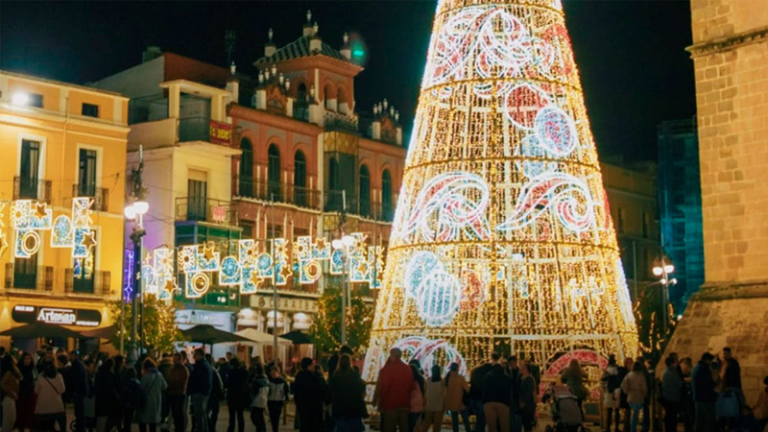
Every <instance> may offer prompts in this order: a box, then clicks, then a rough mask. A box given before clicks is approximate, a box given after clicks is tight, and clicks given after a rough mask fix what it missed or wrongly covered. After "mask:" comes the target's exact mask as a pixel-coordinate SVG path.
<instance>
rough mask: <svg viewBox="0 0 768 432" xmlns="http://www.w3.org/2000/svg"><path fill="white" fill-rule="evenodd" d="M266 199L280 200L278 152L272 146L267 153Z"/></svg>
mask: <svg viewBox="0 0 768 432" xmlns="http://www.w3.org/2000/svg"><path fill="white" fill-rule="evenodd" d="M267 158H268V164H267V195H268V196H267V198H269V199H270V200H273V201H280V200H282V198H283V196H282V190H281V188H280V150H278V149H277V146H276V145H274V144H272V145H271V146H269V150H268V152H267Z"/></svg>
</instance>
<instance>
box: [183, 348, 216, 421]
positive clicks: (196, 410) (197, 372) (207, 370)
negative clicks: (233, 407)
mask: <svg viewBox="0 0 768 432" xmlns="http://www.w3.org/2000/svg"><path fill="white" fill-rule="evenodd" d="M212 388H213V373H212V371H211V365H210V364H208V362H207V361H206V360H205V352H204V351H203V350H202V349H201V348H198V349H196V350H195V364H194V366H193V367H192V372H191V373H190V375H189V384H188V385H187V392H188V393H189V396H190V399H191V403H192V409H193V413H192V423H193V425H194V429H195V432H208V417H207V414H208V398H209V397H210V396H211V390H212Z"/></svg>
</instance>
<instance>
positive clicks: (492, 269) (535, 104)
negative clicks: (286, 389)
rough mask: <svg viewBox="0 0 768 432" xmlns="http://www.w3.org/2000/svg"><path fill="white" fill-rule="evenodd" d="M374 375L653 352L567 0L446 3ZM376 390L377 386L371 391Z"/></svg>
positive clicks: (396, 228)
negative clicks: (500, 359)
mask: <svg viewBox="0 0 768 432" xmlns="http://www.w3.org/2000/svg"><path fill="white" fill-rule="evenodd" d="M411 140H412V141H411V143H410V146H409V151H408V157H407V161H406V168H405V172H404V174H403V186H402V190H401V194H400V198H399V202H398V206H397V212H396V216H395V220H394V224H393V229H392V235H391V239H390V243H389V245H390V252H389V255H388V257H387V263H386V267H385V270H384V277H383V287H382V290H381V293H380V294H379V296H378V299H377V303H376V313H375V318H374V323H373V329H372V333H371V343H370V347H369V348H368V351H367V355H366V362H365V366H364V370H363V374H364V376H363V378H364V379H365V380H366V381H368V382H369V383H372V382H375V380H376V377H377V374H378V371H379V370H380V368H381V367H382V366H383V364H384V362H385V361H386V358H387V353H388V351H389V349H390V348H391V347H394V346H396V347H400V348H401V349H402V350H403V351H404V353H405V356H406V358H407V359H417V360H419V361H421V363H422V367H424V368H425V370H428V368H429V367H430V366H431V365H432V364H434V363H437V364H440V365H442V366H444V367H447V366H448V364H449V363H451V362H456V363H458V364H459V367H460V370H461V371H462V373H467V372H468V371H469V370H471V368H473V367H475V366H477V365H479V364H481V363H483V362H484V361H486V360H487V359H488V358H490V355H491V353H492V352H495V351H496V352H502V353H506V354H516V355H518V356H523V357H524V358H525V359H527V360H530V361H534V362H536V363H537V364H538V365H540V366H541V370H542V372H543V374H544V379H545V380H551V379H553V378H554V376H555V375H557V374H559V373H560V369H562V367H563V366H564V365H567V363H568V361H570V360H571V359H578V360H580V361H581V362H583V363H584V366H587V369H588V370H590V375H591V376H593V377H596V376H597V373H598V372H597V369H598V366H602V367H604V366H605V364H606V363H607V358H608V356H609V355H610V354H614V355H616V356H617V357H618V358H619V359H621V358H623V357H624V356H633V355H635V354H636V353H637V351H638V341H637V334H636V326H635V322H634V318H633V315H632V310H631V304H630V300H629V294H628V291H627V286H626V281H625V278H624V274H623V269H622V266H621V261H620V258H619V250H618V247H617V242H616V235H615V232H614V230H613V225H612V222H611V220H610V215H609V214H608V207H607V204H606V197H605V191H604V189H603V185H602V176H601V173H600V167H599V162H598V158H597V152H596V149H595V144H594V139H593V136H592V132H591V131H590V127H589V120H588V118H587V114H586V109H585V106H584V100H583V94H582V90H581V83H580V80H579V76H578V70H577V68H576V65H575V63H574V59H573V51H572V48H571V45H570V40H569V37H568V34H567V30H566V28H565V19H564V15H563V12H562V4H561V3H560V0H526V1H506V2H501V1H498V0H496V1H489V0H476V1H473V2H472V3H471V4H468V3H467V2H465V1H464V0H443V1H440V2H439V3H438V7H437V13H436V17H435V20H434V26H433V33H432V39H431V42H430V48H429V52H428V58H427V66H426V69H425V74H424V78H423V81H422V88H421V93H420V96H419V104H418V108H417V111H416V117H415V121H414V130H413V134H412V138H411ZM370 391H371V389H370V388H369V392H370Z"/></svg>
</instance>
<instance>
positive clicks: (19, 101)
mask: <svg viewBox="0 0 768 432" xmlns="http://www.w3.org/2000/svg"><path fill="white" fill-rule="evenodd" d="M11 103H13V104H14V105H26V104H28V103H29V95H27V94H26V93H14V94H13V96H11Z"/></svg>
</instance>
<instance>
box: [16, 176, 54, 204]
mask: <svg viewBox="0 0 768 432" xmlns="http://www.w3.org/2000/svg"><path fill="white" fill-rule="evenodd" d="M51 195H52V193H51V181H50V180H39V179H37V178H29V177H19V176H16V177H14V178H13V199H14V200H19V199H31V200H36V201H41V202H46V203H49V204H50V202H51Z"/></svg>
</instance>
